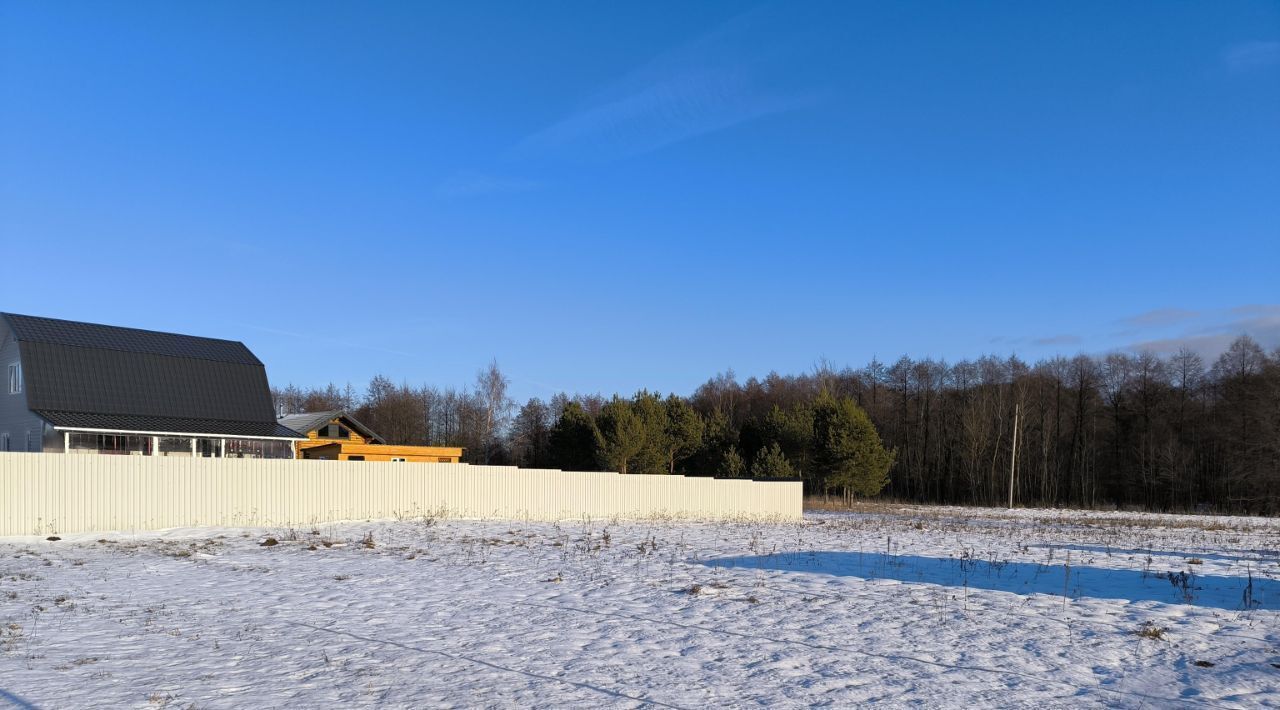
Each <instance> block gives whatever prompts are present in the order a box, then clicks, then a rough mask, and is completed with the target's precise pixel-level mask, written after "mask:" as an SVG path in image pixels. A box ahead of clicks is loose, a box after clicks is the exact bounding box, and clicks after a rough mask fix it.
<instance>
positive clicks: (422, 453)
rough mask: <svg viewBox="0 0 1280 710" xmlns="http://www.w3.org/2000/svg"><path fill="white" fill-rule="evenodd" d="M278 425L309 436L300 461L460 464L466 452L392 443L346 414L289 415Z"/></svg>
mask: <svg viewBox="0 0 1280 710" xmlns="http://www.w3.org/2000/svg"><path fill="white" fill-rule="evenodd" d="M277 421H278V423H279V424H280V425H281V426H283V427H287V428H289V429H292V430H293V431H296V432H299V433H301V434H306V436H307V440H306V441H301V442H298V444H297V451H298V458H300V459H329V460H330V461H416V462H420V463H421V462H427V463H458V461H459V460H460V459H461V458H462V449H461V448H460V447H456V446H399V445H396V444H388V443H387V442H386V440H385V439H383V438H382V437H381V436H379V435H378V434H377V433H376V432H374V431H373V430H372V429H370V428H369V427H367V426H365V425H363V424H361V423H360V422H358V421H356V418H355V417H353V416H351V415H350V414H347V413H346V412H342V411H332V412H308V413H304V414H288V415H285V416H283V417H280V418H279V420H277Z"/></svg>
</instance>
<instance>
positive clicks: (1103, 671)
mask: <svg viewBox="0 0 1280 710" xmlns="http://www.w3.org/2000/svg"><path fill="white" fill-rule="evenodd" d="M268 537H270V538H272V539H274V540H276V541H277V542H278V544H275V545H262V544H261V543H263V542H264V541H266V540H267V538H268ZM1277 549H1280V521H1277V520H1267V519H1258V518H1227V517H1202V516H1196V517H1190V516H1187V517H1180V516H1156V515H1139V514H1128V513H1079V512H1060V511H1048V510H1019V511H1015V512H1008V511H1003V510H973V509H960V508H915V507H896V506H880V507H876V508H868V509H865V510H861V511H858V512H853V513H809V514H807V515H806V519H805V521H804V522H803V523H794V522H793V523H763V522H739V523H716V524H711V523H689V522H677V521H648V522H643V523H638V522H619V521H602V520H596V521H585V520H584V521H572V522H561V523H558V524H550V523H513V522H500V521H461V520H448V519H444V518H442V517H438V516H419V517H415V518H411V519H404V520H395V521H376V522H351V523H342V524H326V525H320V526H316V527H314V528H313V527H307V528H300V529H294V530H290V529H279V528H275V529H263V530H239V529H235V530H232V529H218V530H174V531H166V532H163V533H149V534H134V535H123V534H94V535H78V536H66V537H65V538H64V539H62V540H58V541H46V540H44V539H43V538H5V539H0V706H3V705H4V704H5V702H6V701H8V702H9V703H12V704H14V705H17V706H19V707H41V708H44V707H48V708H64V707H102V706H122V707H130V706H132V707H159V706H171V707H200V708H206V707H337V706H374V705H378V706H389V707H425V706H430V707H476V706H487V707H513V706H520V707H548V708H552V707H554V708H562V707H569V706H575V707H639V706H645V705H653V706H658V707H681V708H703V707H712V706H716V707H743V706H778V707H796V706H807V705H814V704H819V705H829V706H840V707H843V706H851V705H860V704H864V703H869V702H872V701H882V702H886V703H887V704H889V705H908V704H919V705H925V706H931V707H935V706H946V707H960V706H1002V707H1008V706H1032V705H1034V706H1040V707H1068V706H1069V707H1082V706H1084V707H1088V706H1107V707H1115V706H1124V707H1161V708H1164V707H1180V706H1187V707H1202V706H1209V707H1262V706H1276V705H1280V556H1278V555H1277V552H1276V551H1277Z"/></svg>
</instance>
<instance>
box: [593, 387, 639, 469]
mask: <svg viewBox="0 0 1280 710" xmlns="http://www.w3.org/2000/svg"><path fill="white" fill-rule="evenodd" d="M596 426H597V433H596V452H597V456H598V458H599V460H600V464H601V465H602V466H603V467H604V468H605V469H606V470H609V471H617V472H618V473H622V474H625V473H627V472H628V470H629V467H630V464H631V462H632V460H633V459H634V458H635V457H636V455H637V454H639V453H640V452H641V451H642V450H643V449H644V445H645V428H644V421H643V420H641V418H640V417H638V416H636V412H635V409H634V408H633V407H632V403H631V402H628V401H627V400H625V399H622V398H621V397H617V396H615V397H614V398H613V399H612V400H610V401H609V403H608V404H606V405H604V407H603V408H601V410H600V416H599V418H598V419H597V420H596Z"/></svg>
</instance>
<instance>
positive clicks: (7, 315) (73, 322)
mask: <svg viewBox="0 0 1280 710" xmlns="http://www.w3.org/2000/svg"><path fill="white" fill-rule="evenodd" d="M0 316H4V317H5V318H6V319H8V318H11V317H12V318H30V319H31V320H44V321H53V322H55V323H67V324H70V325H87V326H91V327H94V328H111V329H112V330H131V331H133V332H135V333H150V334H152V335H171V336H174V337H177V338H195V339H198V340H212V341H215V342H219V343H232V344H235V345H244V342H243V341H240V340H231V339H230V338H212V337H209V336H207V335H190V334H188V333H175V332H173V331H171V330H152V329H150V328H135V327H133V326H131V325H111V324H110V323H92V322H90V321H87V320H71V319H69V318H52V317H50V316H33V315H28V314H26V313H11V312H8V311H3V312H0ZM10 322H12V321H10ZM14 337H15V339H17V340H24V338H21V337H18V336H17V335H16V334H15V336H14ZM37 342H48V341H37Z"/></svg>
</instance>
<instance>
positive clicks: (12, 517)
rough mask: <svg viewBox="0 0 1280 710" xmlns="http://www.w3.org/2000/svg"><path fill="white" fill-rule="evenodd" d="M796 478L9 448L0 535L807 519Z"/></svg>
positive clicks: (1, 481) (3, 459)
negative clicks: (407, 523)
mask: <svg viewBox="0 0 1280 710" xmlns="http://www.w3.org/2000/svg"><path fill="white" fill-rule="evenodd" d="M801 508H802V492H801V484H800V482H798V481H750V480H723V479H719V480H718V479H711V478H686V477H684V476H636V475H627V476H623V475H619V474H616V473H578V472H571V471H558V470H549V469H523V468H513V467H508V466H471V465H467V464H439V463H390V462H387V463H381V462H371V461H363V462H347V461H303V460H260V459H201V458H175V457H149V456H98V455H75V454H32V453H0V535H51V534H55V533H58V534H61V533H75V532H86V531H98V530H122V531H128V530H157V529H163V528H173V527H196V526H210V525H222V526H275V525H281V526H284V525H307V524H311V523H317V522H323V521H333V520H365V519H378V518H393V517H398V516H413V515H422V514H443V515H448V516H451V517H463V518H498V519H511V520H561V519H566V518H583V517H590V518H593V519H605V518H613V517H619V518H629V519H636V518H649V517H675V518H690V519H729V518H773V519H790V520H795V519H799V518H800V517H801V514H802V513H801Z"/></svg>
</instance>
